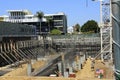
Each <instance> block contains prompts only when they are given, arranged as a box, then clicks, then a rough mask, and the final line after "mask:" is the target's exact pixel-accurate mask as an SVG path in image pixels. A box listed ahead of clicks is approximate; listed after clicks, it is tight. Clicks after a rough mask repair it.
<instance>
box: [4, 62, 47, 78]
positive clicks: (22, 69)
mask: <svg viewBox="0 0 120 80" xmlns="http://www.w3.org/2000/svg"><path fill="white" fill-rule="evenodd" d="M44 64H45V61H37V62H35V63H34V64H33V65H32V68H33V70H37V69H38V68H40V67H42V66H43V65H44ZM4 76H27V64H23V65H22V66H19V67H17V68H15V69H14V70H13V71H11V72H9V73H7V74H5V75H4Z"/></svg>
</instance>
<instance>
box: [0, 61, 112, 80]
mask: <svg viewBox="0 0 120 80" xmlns="http://www.w3.org/2000/svg"><path fill="white" fill-rule="evenodd" d="M40 65H44V62H43V61H40V62H39V61H38V62H36V63H35V64H34V66H33V68H35V69H38V68H39V67H40ZM22 66H23V68H18V69H16V70H15V71H13V72H10V73H8V74H6V75H5V76H2V77H0V80H113V78H110V79H106V78H105V77H104V78H103V79H98V78H96V77H95V70H94V71H92V70H91V60H90V59H88V60H87V61H86V63H85V65H84V67H83V69H81V70H80V71H78V72H77V73H76V78H63V77H28V76H26V75H27V74H26V73H23V72H24V71H25V72H26V66H27V65H26V64H24V65H22ZM98 68H102V69H106V71H105V73H106V74H105V75H108V72H109V70H108V69H107V68H106V67H105V65H104V64H103V63H101V62H100V61H96V63H95V69H98ZM18 75H19V76H18Z"/></svg>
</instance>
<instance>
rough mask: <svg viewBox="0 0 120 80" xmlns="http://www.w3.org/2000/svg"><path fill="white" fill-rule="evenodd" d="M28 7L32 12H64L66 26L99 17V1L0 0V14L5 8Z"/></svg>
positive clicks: (4, 11)
mask: <svg viewBox="0 0 120 80" xmlns="http://www.w3.org/2000/svg"><path fill="white" fill-rule="evenodd" d="M17 9H28V10H30V11H31V12H32V13H33V14H35V13H36V12H37V11H39V10H40V11H43V12H44V13H47V14H52V13H57V12H64V13H65V14H66V15H67V19H68V27H69V26H73V25H75V24H76V23H79V24H80V25H83V24H84V23H85V22H86V21H88V20H96V21H97V22H99V21H100V19H99V16H100V14H99V2H93V1H91V0H88V5H87V6H86V0H1V1H0V15H7V12H6V10H17Z"/></svg>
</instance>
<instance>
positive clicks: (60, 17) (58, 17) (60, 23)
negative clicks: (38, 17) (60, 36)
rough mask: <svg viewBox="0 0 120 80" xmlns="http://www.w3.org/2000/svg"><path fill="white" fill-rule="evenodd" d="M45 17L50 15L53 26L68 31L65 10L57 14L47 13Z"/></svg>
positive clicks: (64, 31)
mask: <svg viewBox="0 0 120 80" xmlns="http://www.w3.org/2000/svg"><path fill="white" fill-rule="evenodd" d="M44 16H45V18H47V17H50V18H51V19H52V20H53V23H54V24H53V26H54V27H55V28H57V29H59V30H60V31H62V32H63V33H65V34H66V33H67V17H66V15H65V14H64V13H63V12H59V13H56V14H45V15H44Z"/></svg>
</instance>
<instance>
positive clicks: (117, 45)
mask: <svg viewBox="0 0 120 80" xmlns="http://www.w3.org/2000/svg"><path fill="white" fill-rule="evenodd" d="M111 1H112V14H113V16H112V18H113V20H112V23H113V40H114V45H113V48H114V64H115V72H116V73H115V77H116V80H120V73H119V72H120V0H111ZM117 73H119V74H117Z"/></svg>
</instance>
